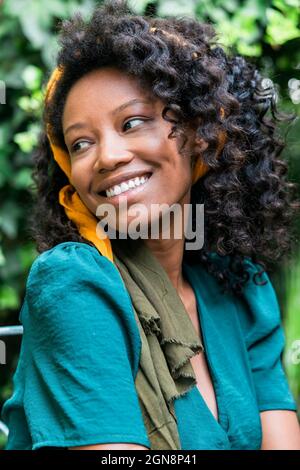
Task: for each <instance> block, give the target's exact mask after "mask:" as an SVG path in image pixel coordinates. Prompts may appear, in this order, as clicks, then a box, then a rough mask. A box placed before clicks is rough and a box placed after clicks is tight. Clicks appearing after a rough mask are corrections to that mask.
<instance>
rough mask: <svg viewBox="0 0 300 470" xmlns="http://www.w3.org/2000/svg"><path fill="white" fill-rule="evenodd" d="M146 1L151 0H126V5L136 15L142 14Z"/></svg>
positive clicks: (149, 1) (149, 0)
mask: <svg viewBox="0 0 300 470" xmlns="http://www.w3.org/2000/svg"><path fill="white" fill-rule="evenodd" d="M148 3H152V2H151V0H128V6H129V7H130V8H131V10H132V11H133V12H135V13H136V14H137V15H142V14H143V13H144V12H145V10H146V6H147V5H148Z"/></svg>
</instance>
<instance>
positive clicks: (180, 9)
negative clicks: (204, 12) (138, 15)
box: [157, 0, 196, 17]
mask: <svg viewBox="0 0 300 470" xmlns="http://www.w3.org/2000/svg"><path fill="white" fill-rule="evenodd" d="M157 14H158V16H162V17H164V16H183V15H185V16H191V17H195V15H196V4H195V2H194V0H163V1H162V0H161V1H160V2H159V3H158V9H157Z"/></svg>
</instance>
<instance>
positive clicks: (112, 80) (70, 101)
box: [64, 67, 158, 117]
mask: <svg viewBox="0 0 300 470" xmlns="http://www.w3.org/2000/svg"><path fill="white" fill-rule="evenodd" d="M135 98H139V99H143V100H149V101H151V102H152V103H154V102H155V101H158V100H157V99H156V98H155V97H154V96H153V95H152V94H151V92H150V90H146V89H145V88H142V87H141V86H140V84H139V82H138V80H137V79H136V78H135V77H133V76H131V75H129V74H127V73H126V72H123V71H121V70H118V69H115V68H112V67H105V68H101V69H97V70H93V71H92V72H89V73H88V74H86V75H84V76H83V77H82V78H80V79H79V80H78V81H77V82H76V83H75V84H74V85H73V86H72V88H71V90H70V91H69V93H68V96H67V99H66V103H65V107H64V116H65V117H67V116H69V114H73V113H74V112H76V111H77V110H80V109H81V110H82V109H83V108H86V107H87V106H90V107H94V105H95V104H96V103H97V104H98V105H99V104H100V105H101V107H102V109H103V111H104V110H105V111H110V110H112V109H114V108H115V107H117V106H118V105H120V104H122V103H123V102H125V101H130V100H131V99H135Z"/></svg>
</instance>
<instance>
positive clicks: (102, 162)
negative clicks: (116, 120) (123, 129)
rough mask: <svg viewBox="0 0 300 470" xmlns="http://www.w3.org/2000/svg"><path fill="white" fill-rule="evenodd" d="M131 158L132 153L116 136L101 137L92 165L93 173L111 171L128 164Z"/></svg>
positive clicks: (120, 138)
mask: <svg viewBox="0 0 300 470" xmlns="http://www.w3.org/2000/svg"><path fill="white" fill-rule="evenodd" d="M132 158H133V154H132V152H131V151H130V150H129V149H128V148H127V146H126V142H124V139H122V137H120V136H119V135H118V134H116V133H113V134H112V133H111V134H109V135H107V136H106V137H104V136H102V138H101V142H100V144H99V148H98V150H97V157H96V161H95V163H94V171H95V172H98V173H104V172H106V171H111V170H113V169H115V168H116V167H118V166H119V165H121V164H126V163H129V162H130V161H131V160H132Z"/></svg>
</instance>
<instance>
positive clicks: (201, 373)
mask: <svg viewBox="0 0 300 470" xmlns="http://www.w3.org/2000/svg"><path fill="white" fill-rule="evenodd" d="M183 303H184V305H185V309H186V311H187V313H188V315H189V317H190V319H191V321H192V323H193V326H194V328H195V330H196V332H197V334H198V336H199V338H200V341H201V342H202V344H203V338H202V332H201V325H200V322H199V315H198V310H197V302H196V298H195V294H194V292H189V295H188V297H186V298H185V299H184V300H183ZM190 362H191V365H192V367H193V370H194V373H195V376H196V380H197V388H198V390H199V392H200V393H201V395H202V398H203V400H204V401H205V403H206V405H207V406H208V408H209V410H210V411H211V413H212V414H213V416H214V417H215V419H216V420H218V407H217V401H216V396H215V391H214V387H213V382H212V378H211V374H210V370H209V367H208V363H207V359H206V357H205V352H200V353H198V354H196V355H195V356H193V357H192V358H191V359H190Z"/></svg>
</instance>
